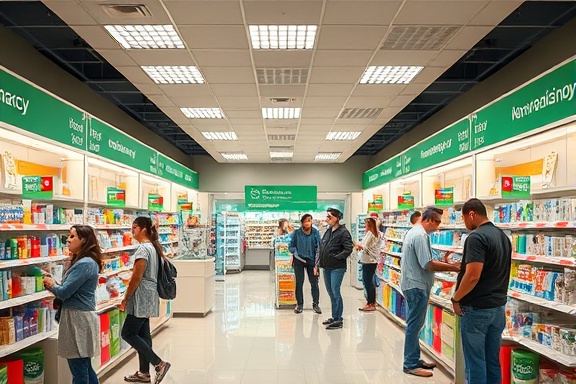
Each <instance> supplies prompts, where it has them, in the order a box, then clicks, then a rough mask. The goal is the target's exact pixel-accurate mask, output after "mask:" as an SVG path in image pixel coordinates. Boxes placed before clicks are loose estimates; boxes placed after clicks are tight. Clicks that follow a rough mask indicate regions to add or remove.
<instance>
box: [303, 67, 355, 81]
mask: <svg viewBox="0 0 576 384" xmlns="http://www.w3.org/2000/svg"><path fill="white" fill-rule="evenodd" d="M365 69H366V68H365V67H336V68H330V67H315V68H314V69H313V70H312V73H310V77H309V82H310V84H350V83H354V82H357V81H358V80H359V79H360V76H362V73H364V70H365Z"/></svg>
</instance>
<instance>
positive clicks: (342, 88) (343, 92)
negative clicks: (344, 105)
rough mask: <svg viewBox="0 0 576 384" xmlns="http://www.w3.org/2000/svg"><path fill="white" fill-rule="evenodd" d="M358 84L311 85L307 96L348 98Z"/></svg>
mask: <svg viewBox="0 0 576 384" xmlns="http://www.w3.org/2000/svg"><path fill="white" fill-rule="evenodd" d="M355 85H356V84H310V85H308V92H307V96H348V95H349V94H350V92H352V89H353V88H354V87H355Z"/></svg>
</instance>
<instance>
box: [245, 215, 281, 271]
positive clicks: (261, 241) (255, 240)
mask: <svg viewBox="0 0 576 384" xmlns="http://www.w3.org/2000/svg"><path fill="white" fill-rule="evenodd" d="M277 226H278V221H277V220H273V221H269V222H258V223H256V222H252V221H248V220H247V221H246V223H245V231H244V238H245V239H246V269H264V270H268V269H269V268H270V264H269V263H270V253H271V252H272V251H273V249H274V247H273V239H274V235H275V230H276V227H277Z"/></svg>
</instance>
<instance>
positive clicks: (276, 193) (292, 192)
mask: <svg viewBox="0 0 576 384" xmlns="http://www.w3.org/2000/svg"><path fill="white" fill-rule="evenodd" d="M244 195H245V196H244V198H245V201H246V209H247V210H255V211H308V210H309V211H315V210H316V207H317V199H318V187H316V186H312V185H246V186H245V187H244Z"/></svg>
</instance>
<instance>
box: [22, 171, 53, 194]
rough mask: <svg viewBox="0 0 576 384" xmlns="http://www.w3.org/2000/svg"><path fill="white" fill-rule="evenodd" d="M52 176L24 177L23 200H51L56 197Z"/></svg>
mask: <svg viewBox="0 0 576 384" xmlns="http://www.w3.org/2000/svg"><path fill="white" fill-rule="evenodd" d="M53 186H54V181H53V178H52V176H23V177H22V198H23V199H35V200H50V199H51V198H52V197H53V195H54V187H53Z"/></svg>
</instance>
